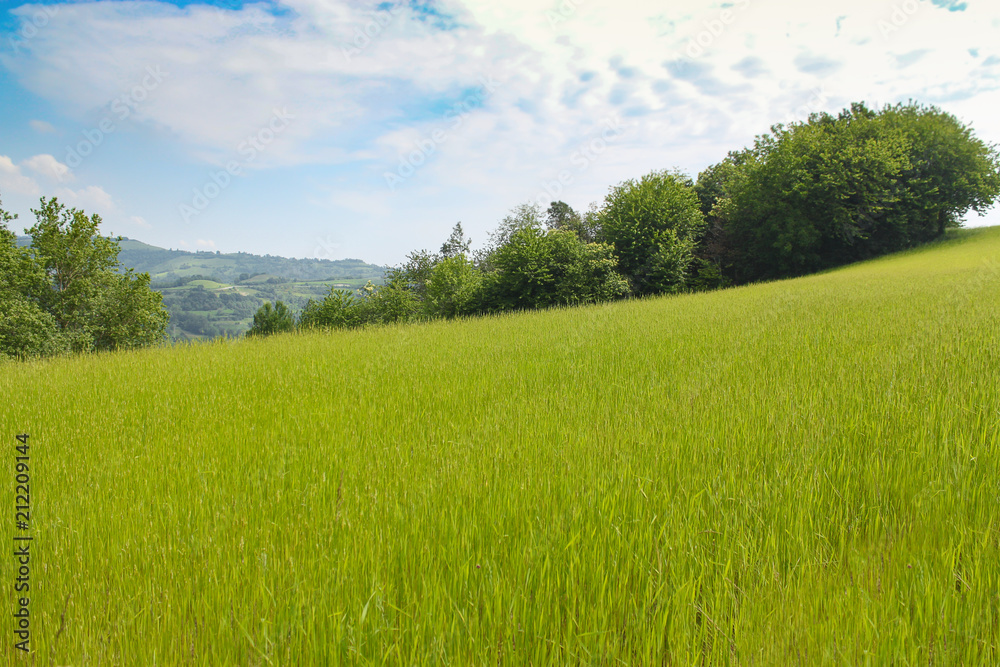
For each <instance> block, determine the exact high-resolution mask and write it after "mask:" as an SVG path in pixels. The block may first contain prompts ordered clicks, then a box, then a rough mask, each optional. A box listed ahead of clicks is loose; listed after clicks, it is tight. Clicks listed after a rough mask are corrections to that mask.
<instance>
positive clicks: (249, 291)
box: [18, 236, 385, 341]
mask: <svg viewBox="0 0 1000 667" xmlns="http://www.w3.org/2000/svg"><path fill="white" fill-rule="evenodd" d="M30 242H31V237H28V236H20V237H18V244H19V245H22V246H26V245H29V244H30ZM119 245H120V247H121V253H120V254H119V255H118V260H119V261H120V262H121V264H122V266H124V267H127V268H131V269H135V270H136V271H137V272H139V273H148V274H149V275H150V277H151V279H152V287H153V289H155V290H156V291H158V292H160V293H161V294H162V295H163V303H164V306H166V308H167V310H168V311H169V312H170V326H169V327H168V330H167V333H168V335H169V336H170V338H171V340H174V341H178V340H196V339H203V338H214V337H217V336H239V335H241V334H243V333H246V331H247V329H249V328H250V323H251V322H252V321H253V314H254V313H255V312H256V311H257V309H258V308H260V306H262V305H263V304H264V303H266V302H268V301H272V302H273V301H277V300H282V301H284V302H285V303H286V304H288V305H289V306H291V307H292V308H293V309H294V310H300V309H302V307H304V306H305V304H306V302H308V301H309V299H316V300H320V299H322V298H323V297H324V296H325V295H326V294H328V293H329V291H330V288H331V287H337V288H346V289H357V288H359V287H361V286H363V285H364V284H365V283H367V282H368V281H369V280H371V281H372V282H374V283H376V284H379V283H380V282H381V281H382V276H383V274H384V273H385V267H384V266H377V265H374V264H367V263H365V262H362V261H361V260H357V259H341V260H321V259H290V258H287V257H272V256H270V255H264V256H261V255H252V254H249V253H243V252H239V253H229V254H221V253H213V252H188V251H185V250H167V249H165V248H158V247H156V246H152V245H148V244H146V243H143V242H141V241H136V240H134V239H128V238H125V239H123V240H122V241H120V242H119ZM199 287H200V288H201V291H200V293H198V294H195V295H191V294H189V293H188V292H189V291H190V290H192V289H194V290H197V289H198V288H199Z"/></svg>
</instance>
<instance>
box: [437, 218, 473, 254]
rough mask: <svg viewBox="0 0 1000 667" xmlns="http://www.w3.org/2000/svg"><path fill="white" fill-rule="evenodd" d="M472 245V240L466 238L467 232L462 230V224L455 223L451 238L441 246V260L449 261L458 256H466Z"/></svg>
mask: <svg viewBox="0 0 1000 667" xmlns="http://www.w3.org/2000/svg"><path fill="white" fill-rule="evenodd" d="M471 244H472V239H468V238H466V237H465V231H464V230H463V229H462V223H461V222H457V223H455V227H454V228H453V229H452V230H451V236H449V237H448V239H447V240H446V241H445V242H444V243H442V244H441V252H440V253H438V255H439V256H440V258H441V259H449V258H452V257H456V256H458V255H465V254H468V252H469V246H470V245H471Z"/></svg>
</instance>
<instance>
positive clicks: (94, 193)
mask: <svg viewBox="0 0 1000 667" xmlns="http://www.w3.org/2000/svg"><path fill="white" fill-rule="evenodd" d="M55 196H56V197H57V198H58V199H59V200H60V201H61V202H62V203H64V204H66V205H67V206H69V207H71V208H78V209H80V210H82V211H84V212H85V213H87V215H93V214H95V213H96V214H97V215H99V216H101V217H102V218H107V217H109V216H111V215H115V214H116V213H117V212H118V207H117V206H116V205H115V202H114V199H113V198H112V197H111V195H110V194H108V193H107V191H105V190H104V188H102V187H100V186H97V185H90V186H87V187H85V188H80V189H79V190H71V189H70V188H59V189H57V190H56V192H55Z"/></svg>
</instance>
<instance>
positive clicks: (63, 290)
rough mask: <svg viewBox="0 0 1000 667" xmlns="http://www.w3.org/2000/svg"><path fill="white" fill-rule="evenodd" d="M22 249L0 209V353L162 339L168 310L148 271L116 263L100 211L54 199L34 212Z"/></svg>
mask: <svg viewBox="0 0 1000 667" xmlns="http://www.w3.org/2000/svg"><path fill="white" fill-rule="evenodd" d="M32 212H33V213H34V214H35V224H34V225H33V226H32V227H31V228H29V229H27V230H25V231H26V232H27V233H28V234H29V235H30V236H31V245H30V247H29V248H27V249H21V248H17V247H16V237H14V235H13V233H12V232H10V231H9V230H8V229H7V228H6V227H7V224H8V223H10V222H11V221H12V220H13V219H14V216H11V215H9V214H7V213H5V212H3V211H0V223H2V229H0V255H2V256H0V274H2V276H0V277H2V279H3V280H2V286H0V351H2V352H3V353H5V354H7V355H14V356H31V355H38V354H52V353H56V352H60V351H63V350H66V349H70V350H75V351H90V350H110V349H124V348H134V347H140V346H144V345H150V344H153V343H156V342H159V341H161V340H163V339H164V337H165V334H166V326H167V321H168V320H169V315H168V314H167V311H166V310H165V309H164V308H163V305H162V299H161V297H160V295H159V294H157V293H156V292H154V291H153V290H151V289H150V287H149V276H148V275H147V274H135V273H134V272H133V271H132V270H130V269H129V270H125V269H123V268H122V267H121V266H120V264H119V262H118V253H119V246H118V239H113V238H108V237H105V236H102V235H101V234H100V231H99V227H100V224H101V219H100V217H99V216H96V215H94V216H89V217H88V216H87V215H86V214H85V213H84V212H83V211H79V210H77V209H74V208H67V207H66V206H64V205H62V204H60V203H59V201H58V200H57V199H55V198H52V199H45V198H44V197H43V198H42V199H41V200H40V205H39V208H38V209H33V210H32Z"/></svg>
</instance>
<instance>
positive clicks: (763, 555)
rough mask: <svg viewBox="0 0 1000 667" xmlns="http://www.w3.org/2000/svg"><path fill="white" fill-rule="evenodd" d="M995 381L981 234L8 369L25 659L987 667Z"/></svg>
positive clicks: (999, 295) (995, 631) (997, 638)
mask: <svg viewBox="0 0 1000 667" xmlns="http://www.w3.org/2000/svg"><path fill="white" fill-rule="evenodd" d="M998 377H1000V229H997V228H993V229H989V230H981V231H975V232H966V233H964V234H962V235H961V236H959V237H958V238H956V239H955V240H952V241H949V242H947V243H944V244H939V245H937V246H935V247H932V248H929V249H925V250H921V251H916V252H911V253H907V254H905V255H900V256H897V257H892V258H887V259H883V260H880V261H876V262H870V263H867V264H861V265H856V266H853V267H849V268H847V269H844V270H840V271H835V272H830V273H826V274H823V275H818V276H812V277H808V278H804V279H799V280H794V281H786V282H780V283H772V284H767V285H758V286H751V287H746V288H740V289H733V290H726V291H722V292H715V293H710V294H701V295H694V296H682V297H674V298H662V299H652V300H645V301H641V302H627V303H618V304H613V305H604V306H596V307H588V308H580V309H566V310H557V311H549V312H541V313H529V314H521V315H514V316H507V317H500V318H483V319H472V320H468V321H461V322H435V323H430V324H423V325H412V326H400V327H387V328H380V329H374V330H368V331H349V332H339V333H332V334H308V335H306V334H303V335H292V336H282V337H275V338H271V339H264V340H246V341H239V342H232V341H230V342H224V343H215V344H205V345H194V346H178V347H174V348H165V349H157V350H147V351H142V352H136V353H128V354H115V355H97V356H91V357H82V358H75V359H63V360H54V361H43V362H35V363H28V364H7V365H4V366H0V391H2V394H3V396H4V397H6V398H7V400H5V401H4V402H3V404H2V405H0V424H2V425H3V431H2V432H3V433H5V434H6V435H4V436H3V437H6V438H8V440H9V444H10V447H9V456H7V457H6V468H5V470H8V471H9V474H8V480H9V483H8V484H7V486H8V487H9V488H8V496H7V497H8V498H9V499H10V503H11V505H10V507H9V508H8V510H9V512H10V513H11V517H13V511H14V509H13V472H12V471H13V461H14V459H13V457H14V454H13V445H14V435H15V433H18V432H24V431H26V432H29V433H30V434H31V440H30V442H31V445H32V448H31V459H32V478H33V482H32V484H33V486H32V505H33V508H32V509H33V514H32V518H33V520H34V521H33V534H34V535H35V542H34V544H33V551H34V554H35V559H34V561H33V563H32V568H33V569H32V587H33V590H32V603H31V604H32V607H31V609H32V615H33V621H32V631H33V647H34V648H35V650H36V651H37V652H38V655H37V660H38V661H39V664H45V665H48V664H57V665H65V664H74V665H80V664H99V665H114V664H122V665H137V664H147V665H152V664H163V665H173V664H188V663H190V664H200V665H222V664H241V665H242V664H274V665H292V664H406V665H411V664H477V665H478V664H508V665H523V664H535V665H545V664H626V665H639V664H677V665H686V664H695V663H698V664H741V665H743V664H845V665H847V664H850V665H858V664H873V665H880V664H897V665H905V664H967V665H968V664H989V663H995V662H997V661H998V660H1000V648H998V643H1000V597H998V594H1000V581H998V580H1000V548H998V547H1000V521H998V519H1000V509H998V508H1000V474H998V472H997V471H998V461H997V451H998V445H1000V436H998V432H1000V386H998V385H1000V383H998V380H997V379H998ZM3 526H4V529H3V530H4V533H3V535H4V539H5V540H6V543H7V544H8V545H9V544H11V541H10V538H11V536H12V534H13V525H12V522H11V521H5V522H3ZM12 568H13V563H12V559H11V558H9V557H8V558H5V559H4V565H3V572H4V573H6V574H4V577H6V579H5V580H4V582H3V585H4V587H5V590H7V601H8V602H7V604H8V606H9V607H10V608H11V609H13V604H14V599H13V598H14V594H13V592H12V590H11V585H10V584H11V581H12V579H13V575H12V574H11V572H12ZM67 601H68V602H67ZM64 609H65V610H66V611H65V621H64V624H63V627H62V632H61V634H59V636H58V639H56V635H57V632H58V631H59V629H60V625H61V614H62V612H63V610H64ZM8 618H9V617H8ZM11 644H12V642H11V641H6V642H5V643H4V649H3V653H4V654H5V655H7V656H8V657H11V656H15V651H14V650H13V648H12V646H11Z"/></svg>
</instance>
